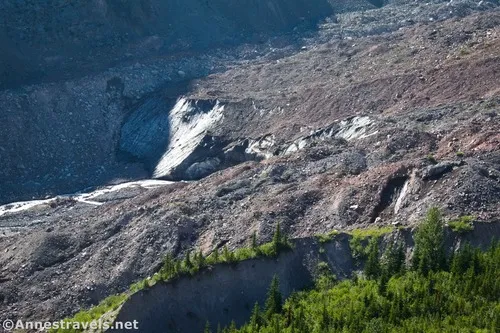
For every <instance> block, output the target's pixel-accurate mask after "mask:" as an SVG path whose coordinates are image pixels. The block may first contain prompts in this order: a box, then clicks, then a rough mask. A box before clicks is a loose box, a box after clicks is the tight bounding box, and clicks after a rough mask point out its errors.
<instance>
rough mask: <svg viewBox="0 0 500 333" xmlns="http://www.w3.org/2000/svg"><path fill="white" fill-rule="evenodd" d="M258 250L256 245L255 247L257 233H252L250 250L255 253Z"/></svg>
mask: <svg viewBox="0 0 500 333" xmlns="http://www.w3.org/2000/svg"><path fill="white" fill-rule="evenodd" d="M257 248H258V245H257V233H256V232H255V231H254V232H253V233H252V250H254V251H256V250H257Z"/></svg>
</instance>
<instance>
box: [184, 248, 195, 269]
mask: <svg viewBox="0 0 500 333" xmlns="http://www.w3.org/2000/svg"><path fill="white" fill-rule="evenodd" d="M184 266H186V268H187V269H190V268H192V267H193V263H192V262H191V251H188V252H187V253H186V258H184Z"/></svg>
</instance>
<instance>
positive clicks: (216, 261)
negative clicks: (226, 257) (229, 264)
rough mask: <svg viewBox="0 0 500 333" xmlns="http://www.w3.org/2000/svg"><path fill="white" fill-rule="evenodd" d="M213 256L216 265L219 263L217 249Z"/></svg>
mask: <svg viewBox="0 0 500 333" xmlns="http://www.w3.org/2000/svg"><path fill="white" fill-rule="evenodd" d="M213 256H214V262H215V263H218V262H219V248H218V247H216V248H215V250H214V253H213Z"/></svg>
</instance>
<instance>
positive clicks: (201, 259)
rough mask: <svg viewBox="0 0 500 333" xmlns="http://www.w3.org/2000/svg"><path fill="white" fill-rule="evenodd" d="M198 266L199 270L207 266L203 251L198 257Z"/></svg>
mask: <svg viewBox="0 0 500 333" xmlns="http://www.w3.org/2000/svg"><path fill="white" fill-rule="evenodd" d="M196 264H197V265H198V268H202V267H203V266H205V257H204V256H203V253H202V252H201V250H200V252H198V256H197V257H196Z"/></svg>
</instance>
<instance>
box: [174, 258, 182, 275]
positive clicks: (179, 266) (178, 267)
mask: <svg viewBox="0 0 500 333" xmlns="http://www.w3.org/2000/svg"><path fill="white" fill-rule="evenodd" d="M175 273H176V274H180V273H182V262H181V261H180V260H176V261H175Z"/></svg>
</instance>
